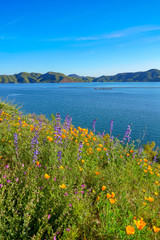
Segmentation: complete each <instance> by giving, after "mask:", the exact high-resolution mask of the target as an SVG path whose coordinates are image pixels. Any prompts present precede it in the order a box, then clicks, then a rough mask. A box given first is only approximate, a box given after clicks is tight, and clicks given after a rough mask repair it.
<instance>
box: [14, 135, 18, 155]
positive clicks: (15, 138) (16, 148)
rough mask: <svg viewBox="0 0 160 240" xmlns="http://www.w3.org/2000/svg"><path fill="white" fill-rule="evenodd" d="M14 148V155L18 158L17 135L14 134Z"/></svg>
mask: <svg viewBox="0 0 160 240" xmlns="http://www.w3.org/2000/svg"><path fill="white" fill-rule="evenodd" d="M14 146H15V150H16V155H17V157H18V135H17V133H14Z"/></svg>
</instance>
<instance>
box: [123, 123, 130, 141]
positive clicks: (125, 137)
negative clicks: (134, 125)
mask: <svg viewBox="0 0 160 240" xmlns="http://www.w3.org/2000/svg"><path fill="white" fill-rule="evenodd" d="M130 135H131V124H129V125H128V128H127V130H126V132H125V135H124V138H123V143H124V142H125V141H126V140H127V143H129V141H130V139H131V137H130Z"/></svg>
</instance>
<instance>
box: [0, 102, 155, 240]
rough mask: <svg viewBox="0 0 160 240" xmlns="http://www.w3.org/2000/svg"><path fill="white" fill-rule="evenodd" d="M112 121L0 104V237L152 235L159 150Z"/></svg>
mask: <svg viewBox="0 0 160 240" xmlns="http://www.w3.org/2000/svg"><path fill="white" fill-rule="evenodd" d="M93 120H94V119H93ZM113 127H114V122H113V121H112V120H111V126H110V133H109V134H104V133H102V134H99V133H97V132H96V120H94V121H93V130H92V131H90V130H88V129H84V128H81V127H78V128H77V129H76V128H75V127H74V126H73V125H72V118H71V117H70V116H68V115H67V117H66V119H65V121H64V122H62V121H61V116H60V114H59V113H57V114H56V116H52V119H51V120H48V119H47V118H45V116H36V115H34V114H29V115H24V114H22V112H21V111H20V110H18V108H17V107H16V106H14V105H11V104H8V103H5V102H0V239H1V240H12V239H13V240H21V239H23V240H29V239H32V240H33V239H34V240H41V239H42V240H58V239H63V240H70V239H75V240H94V239H95V240H105V239H115V240H116V239H117V240H120V239H126V240H127V239H135V240H146V239H149V240H152V239H156V240H158V239H160V198H159V196H160V164H159V155H160V154H159V152H158V150H157V151H152V149H151V148H150V151H148V152H147V151H146V149H147V147H146V146H147V145H146V146H145V148H144V147H143V146H142V147H141V148H139V147H137V145H136V144H135V143H134V142H133V141H132V139H131V136H132V133H131V128H132V126H131V125H128V127H127V126H126V129H127V130H126V131H125V129H124V137H123V139H117V138H114V137H113V136H112V129H113ZM148 146H150V145H149V144H148ZM151 153H152V154H151Z"/></svg>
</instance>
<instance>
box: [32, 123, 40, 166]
mask: <svg viewBox="0 0 160 240" xmlns="http://www.w3.org/2000/svg"><path fill="white" fill-rule="evenodd" d="M35 127H36V126H35ZM38 133H39V132H38V130H36V131H35V136H34V137H33V138H32V139H31V150H32V151H33V162H35V161H37V155H38V154H39V151H38V149H39V147H38V144H39V142H38V137H39V134H38Z"/></svg>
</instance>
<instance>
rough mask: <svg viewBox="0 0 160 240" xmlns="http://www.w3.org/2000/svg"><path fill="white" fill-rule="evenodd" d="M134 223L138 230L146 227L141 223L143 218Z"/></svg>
mask: <svg viewBox="0 0 160 240" xmlns="http://www.w3.org/2000/svg"><path fill="white" fill-rule="evenodd" d="M134 222H135V224H136V226H137V228H138V229H139V230H142V229H143V228H144V227H145V226H146V223H145V222H144V221H143V218H141V219H140V220H139V221H136V220H134Z"/></svg>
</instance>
